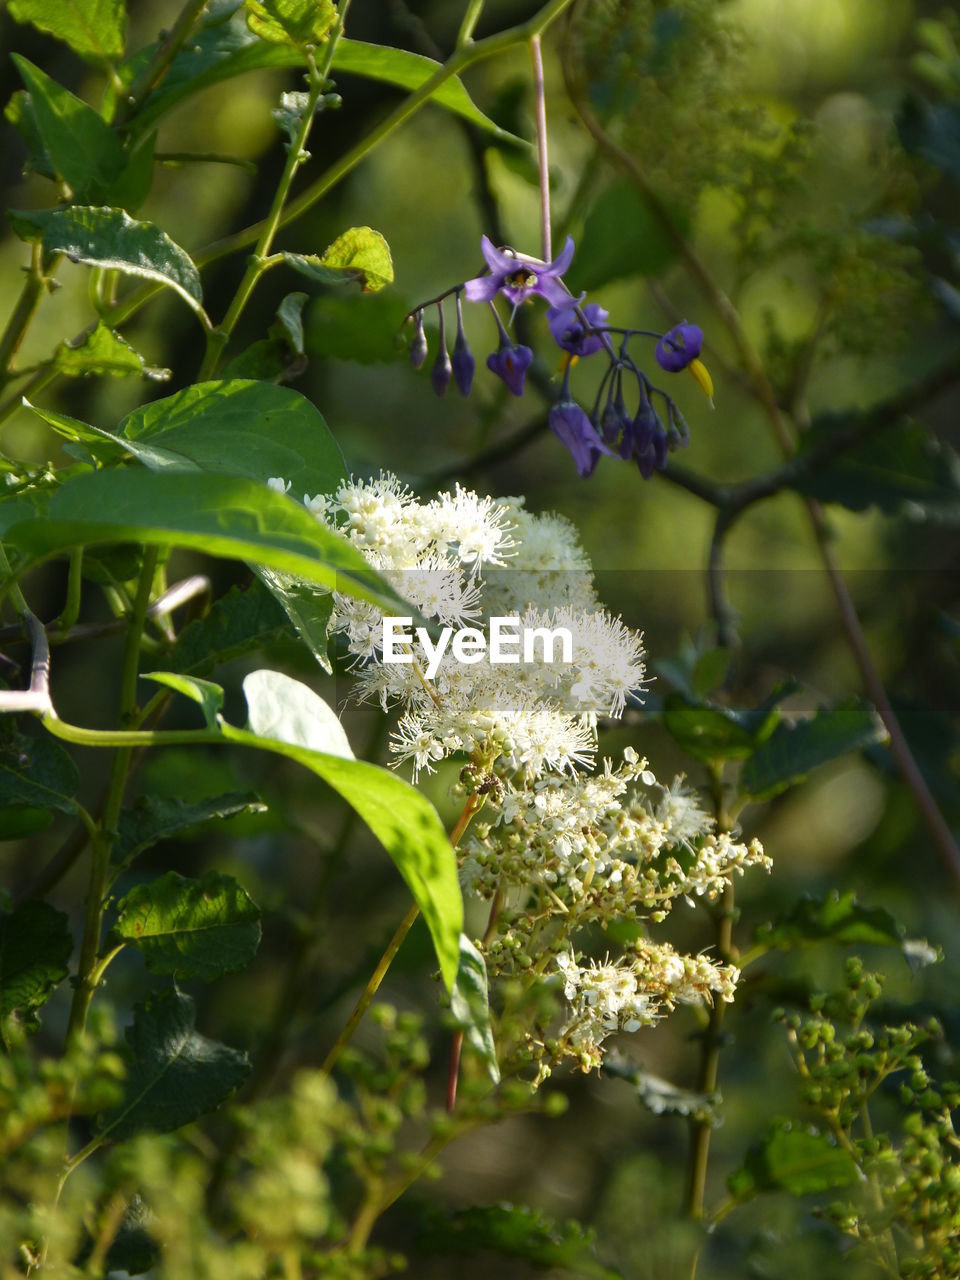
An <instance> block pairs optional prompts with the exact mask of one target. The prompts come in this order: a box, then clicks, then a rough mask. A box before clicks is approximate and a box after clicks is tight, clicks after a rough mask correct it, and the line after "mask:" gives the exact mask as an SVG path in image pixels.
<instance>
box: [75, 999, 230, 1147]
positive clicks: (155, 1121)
mask: <svg viewBox="0 0 960 1280" xmlns="http://www.w3.org/2000/svg"><path fill="white" fill-rule="evenodd" d="M194 1016H195V1015H194V1005H193V1001H192V1000H191V998H190V997H189V996H187V995H184V994H183V992H181V991H178V990H177V989H176V987H168V988H167V989H166V990H164V991H162V992H160V993H158V994H156V995H153V996H150V997H149V998H148V999H147V1000H146V1001H145V1002H144V1003H143V1004H140V1005H137V1007H136V1009H135V1011H134V1016H133V1025H132V1026H131V1027H128V1029H127V1033H126V1035H127V1075H126V1079H125V1081H124V1093H123V1099H122V1101H121V1102H120V1103H119V1105H118V1106H117V1107H116V1108H115V1109H114V1110H112V1111H110V1112H108V1113H107V1114H106V1115H104V1116H103V1117H102V1119H101V1121H100V1124H99V1126H98V1133H99V1136H100V1138H101V1139H110V1140H111V1141H113V1142H120V1141H122V1140H123V1139H124V1138H130V1137H132V1136H133V1135H134V1134H136V1133H142V1132H143V1131H144V1130H153V1131H154V1132H157V1133H168V1132H170V1130H172V1129H179V1128H181V1126H182V1125H185V1124H189V1123H190V1121H191V1120H196V1119H197V1117H198V1116H202V1115H205V1114H206V1113H207V1112H208V1111H213V1110H214V1109H215V1108H217V1107H219V1106H220V1105H221V1103H223V1102H225V1101H226V1099H227V1098H229V1096H230V1095H231V1094H232V1093H233V1092H234V1091H235V1090H236V1089H238V1088H239V1087H240V1085H241V1084H243V1082H244V1080H245V1079H246V1077H247V1074H248V1072H249V1070H250V1063H249V1061H248V1060H247V1056H246V1054H243V1053H238V1052H237V1051H236V1050H235V1049H228V1048H227V1046H226V1045H225V1044H218V1043H217V1042H216V1041H215V1040H208V1039H207V1038H206V1037H205V1036H202V1035H200V1033H199V1032H198V1031H197V1030H196V1029H195V1027H194Z"/></svg>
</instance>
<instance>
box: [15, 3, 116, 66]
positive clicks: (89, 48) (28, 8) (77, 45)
mask: <svg viewBox="0 0 960 1280" xmlns="http://www.w3.org/2000/svg"><path fill="white" fill-rule="evenodd" d="M7 8H8V10H9V13H10V16H11V18H15V19H16V21H17V22H32V23H33V25H34V26H35V27H39V28H40V30H41V31H46V32H48V33H49V34H50V35H52V36H56V37H57V39H58V40H63V41H65V42H66V43H67V44H68V45H69V46H70V47H71V49H73V50H74V52H75V53H79V54H80V56H81V58H89V59H91V60H92V61H95V62H109V61H111V60H112V59H113V58H119V57H122V55H123V43H124V31H125V28H126V13H125V12H124V4H123V0H9V4H8V5H7Z"/></svg>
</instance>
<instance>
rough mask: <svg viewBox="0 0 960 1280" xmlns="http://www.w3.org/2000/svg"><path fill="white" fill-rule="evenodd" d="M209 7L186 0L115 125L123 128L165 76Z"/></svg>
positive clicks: (203, 1)
mask: <svg viewBox="0 0 960 1280" xmlns="http://www.w3.org/2000/svg"><path fill="white" fill-rule="evenodd" d="M206 6H207V0H187V3H186V4H185V5H184V6H183V8H182V9H181V10H180V13H179V15H178V16H177V20H176V22H175V23H174V24H173V26H172V27H171V28H170V31H169V32H168V34H167V35H166V37H165V38H164V39H163V40H161V41H160V42H159V44H158V45H157V47H156V49H154V51H153V57H152V58H151V59H150V61H149V62H148V63H147V65H146V66H145V67H144V69H143V70H142V71H141V72H140V74H139V75H138V76H137V78H136V79H135V80H134V82H133V84H132V85H131V86H130V89H129V91H128V92H127V93H126V94H125V95H124V96H123V97H122V98H121V99H120V101H119V102H118V104H117V111H116V114H115V116H114V118H113V123H114V124H115V125H122V124H124V123H125V122H126V121H127V120H129V118H130V117H131V116H132V115H133V114H134V112H135V111H136V109H137V107H138V106H139V105H140V103H141V102H142V101H143V100H144V98H145V97H146V96H147V94H148V93H150V91H151V90H152V89H153V88H154V86H155V85H156V84H157V83H158V82H159V81H160V80H161V79H162V78H163V76H164V75H166V73H167V71H168V70H169V68H170V64H171V63H172V62H173V60H174V58H175V57H176V56H177V54H178V53H179V52H180V49H181V48H182V46H183V43H184V41H185V40H186V38H187V36H188V35H189V34H190V32H191V31H192V30H193V27H194V25H195V23H196V21H197V19H198V18H199V17H200V15H201V14H202V13H203V11H204V9H205V8H206Z"/></svg>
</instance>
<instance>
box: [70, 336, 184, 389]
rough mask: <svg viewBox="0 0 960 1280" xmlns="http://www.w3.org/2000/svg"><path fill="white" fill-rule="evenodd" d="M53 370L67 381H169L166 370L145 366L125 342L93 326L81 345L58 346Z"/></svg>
mask: <svg viewBox="0 0 960 1280" xmlns="http://www.w3.org/2000/svg"><path fill="white" fill-rule="evenodd" d="M53 368H54V369H55V370H56V371H57V372H58V373H62V374H64V375H65V376H66V377H68V378H85V377H91V376H94V375H97V376H110V377H114V378H122V377H125V376H126V375H127V374H131V373H137V374H141V375H142V376H143V377H145V378H152V379H153V380H154V381H156V382H165V381H166V380H167V379H168V378H169V377H170V370H169V369H155V368H152V367H151V366H150V365H148V364H146V363H145V361H144V359H143V356H142V355H140V353H139V352H138V351H135V350H134V349H133V347H131V346H130V344H129V343H128V342H126V341H125V340H124V339H123V338H122V337H121V336H120V334H119V333H117V332H116V331H115V330H113V329H111V328H109V326H108V325H105V324H104V323H103V321H98V322H97V327H96V328H95V329H93V330H92V332H90V333H88V334H87V335H86V336H85V337H84V339H83V341H82V342H79V343H77V344H75V345H74V344H72V343H70V342H61V343H60V345H59V346H58V347H57V349H56V351H55V352H54V357H53Z"/></svg>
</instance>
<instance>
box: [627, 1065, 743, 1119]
mask: <svg viewBox="0 0 960 1280" xmlns="http://www.w3.org/2000/svg"><path fill="white" fill-rule="evenodd" d="M603 1070H604V1072H605V1073H606V1074H607V1075H610V1076H614V1077H615V1078H616V1079H618V1080H625V1081H626V1082H627V1084H629V1085H631V1086H632V1088H633V1090H634V1092H635V1093H636V1095H637V1101H638V1102H639V1103H640V1105H641V1106H642V1107H645V1108H646V1109H647V1110H648V1111H650V1112H652V1114H653V1115H655V1116H691V1117H693V1118H694V1119H695V1120H699V1121H701V1122H710V1123H712V1124H716V1123H717V1108H718V1105H719V1102H720V1095H719V1093H698V1092H696V1091H694V1090H693V1089H684V1088H682V1087H681V1086H680V1085H676V1084H672V1083H671V1082H670V1081H669V1080H662V1079H661V1078H660V1077H659V1076H655V1075H653V1074H652V1073H651V1072H649V1071H644V1070H643V1068H642V1067H637V1066H635V1065H634V1064H633V1063H632V1062H628V1061H627V1060H626V1059H625V1058H622V1057H621V1056H620V1055H619V1054H618V1053H608V1054H607V1055H606V1057H605V1058H604V1061H603Z"/></svg>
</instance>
